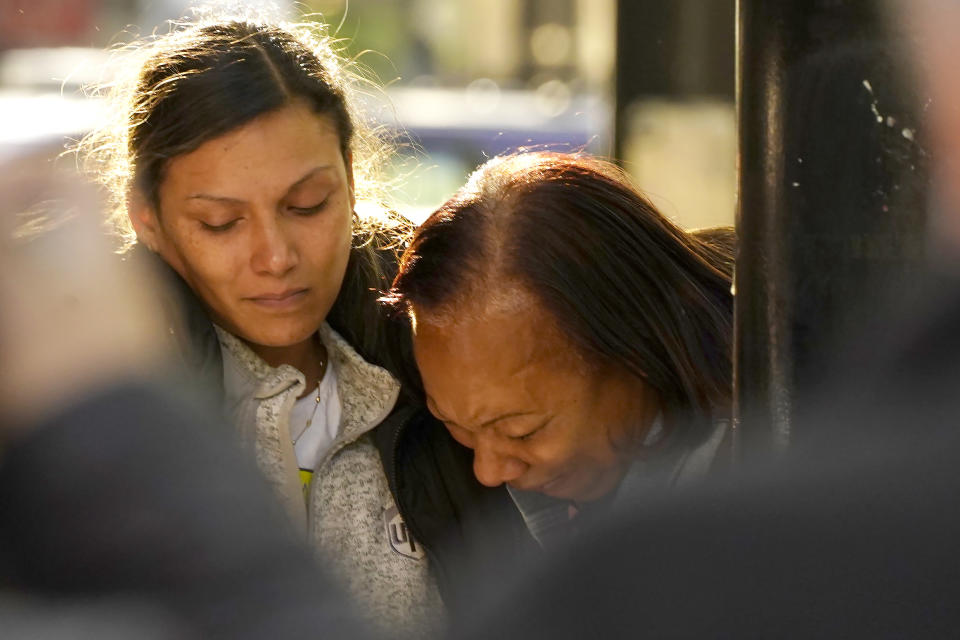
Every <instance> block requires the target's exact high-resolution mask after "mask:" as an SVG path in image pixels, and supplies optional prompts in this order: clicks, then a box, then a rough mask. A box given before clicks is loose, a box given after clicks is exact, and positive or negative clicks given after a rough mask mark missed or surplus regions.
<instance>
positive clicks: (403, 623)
mask: <svg viewBox="0 0 960 640" xmlns="http://www.w3.org/2000/svg"><path fill="white" fill-rule="evenodd" d="M217 334H218V337H219V339H220V344H221V350H222V352H223V358H224V389H225V393H226V409H227V412H228V416H229V417H230V418H231V419H232V420H233V421H234V423H235V424H236V427H237V429H238V431H239V434H240V438H241V440H242V441H243V442H244V443H245V444H246V445H247V446H251V447H252V448H253V450H254V452H255V454H256V459H257V464H258V466H259V467H260V469H261V471H262V472H263V473H264V475H265V476H266V477H267V479H268V480H269V481H270V483H271V484H272V485H273V487H274V489H275V490H276V492H277V494H278V495H279V496H280V499H281V500H282V502H283V504H284V506H285V508H286V509H287V512H288V513H289V515H290V517H291V519H292V520H293V521H294V523H295V524H296V525H298V526H299V527H300V528H301V529H302V530H304V531H305V532H306V533H307V535H308V537H309V539H310V540H311V541H312V542H313V543H314V546H315V547H316V549H317V550H318V551H319V552H320V553H321V555H322V556H323V558H324V560H325V561H326V562H327V563H328V564H329V565H331V567H332V568H333V570H334V571H335V572H336V573H337V574H338V575H339V577H340V579H341V581H342V582H343V584H344V585H345V586H346V588H347V589H348V591H349V592H350V593H351V595H352V596H353V597H354V598H355V599H356V600H357V601H358V603H359V604H360V606H361V608H362V609H363V610H365V611H367V612H369V614H370V619H371V620H372V621H374V622H375V623H377V624H378V625H380V626H381V627H382V628H383V629H385V630H389V631H390V633H391V635H418V636H422V635H427V634H432V633H435V632H437V631H439V629H440V627H441V626H442V619H443V604H442V601H441V599H440V594H439V591H438V589H437V585H436V583H435V580H434V579H433V577H432V575H431V573H430V571H429V567H428V565H427V558H426V557H425V555H424V553H423V552H422V549H420V548H419V546H418V545H416V544H415V543H414V544H407V545H404V544H403V542H404V539H405V537H406V536H407V535H408V534H407V533H406V529H405V527H404V526H403V523H402V520H399V519H398V516H397V515H396V505H395V503H394V500H393V497H392V495H391V493H390V488H389V485H388V483H387V478H386V475H385V474H384V471H383V465H382V464H381V462H380V456H379V453H378V451H377V449H376V447H374V445H373V443H372V441H371V438H370V431H371V430H372V429H373V428H374V427H376V426H377V425H378V424H380V422H382V421H383V420H384V419H385V418H386V417H387V415H388V414H389V413H390V411H391V410H392V409H393V406H394V404H395V403H396V400H397V395H398V394H399V391H400V385H399V383H398V382H397V381H396V380H395V379H394V378H393V377H392V376H391V375H390V374H389V373H388V372H387V371H386V370H384V369H382V368H380V367H377V366H375V365H372V364H370V363H368V362H366V361H364V360H363V359H362V358H361V357H360V356H359V355H358V354H357V353H356V351H354V349H353V348H352V347H351V346H350V345H349V344H347V342H346V341H345V340H344V339H343V338H342V337H340V335H338V334H337V333H336V332H335V331H333V330H332V329H331V328H330V327H329V326H327V325H324V326H323V327H322V328H321V331H320V336H321V339H322V340H323V343H324V345H326V347H327V352H328V353H329V357H330V362H329V365H328V366H331V367H334V370H335V371H336V375H337V381H338V385H337V391H338V395H339V397H340V402H341V405H342V409H343V413H342V417H341V423H340V433H339V435H338V436H337V438H336V440H335V441H334V443H333V445H332V447H331V448H330V451H329V452H328V453H327V455H326V456H325V457H324V458H323V459H322V460H321V461H320V462H319V464H318V465H317V467H316V469H315V470H314V474H313V483H312V486H311V487H310V496H309V500H308V502H307V503H306V504H305V503H304V500H303V492H302V489H301V485H300V480H299V477H298V470H297V463H296V457H295V455H294V450H293V443H292V442H291V441H290V438H289V425H288V422H289V418H290V411H291V409H292V407H293V404H294V402H295V401H296V398H297V396H299V395H300V394H301V393H302V392H303V389H304V385H305V380H304V376H303V374H302V373H301V372H300V371H298V370H297V369H295V368H293V367H290V366H287V365H282V366H280V367H277V368H272V367H270V366H269V365H268V364H267V363H266V362H264V361H263V360H262V359H261V358H259V357H258V356H257V355H256V354H254V353H253V352H252V351H251V350H250V349H249V347H247V346H246V345H245V344H243V342H241V341H240V340H239V339H237V338H236V337H235V336H233V335H231V334H230V333H228V332H226V331H224V330H222V329H220V328H218V331H217Z"/></svg>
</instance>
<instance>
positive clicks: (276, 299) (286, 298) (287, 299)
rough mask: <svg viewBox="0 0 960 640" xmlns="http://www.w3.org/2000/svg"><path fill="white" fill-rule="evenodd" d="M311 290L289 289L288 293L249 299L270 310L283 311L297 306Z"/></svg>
mask: <svg viewBox="0 0 960 640" xmlns="http://www.w3.org/2000/svg"><path fill="white" fill-rule="evenodd" d="M308 291H309V289H305V288H301V289H287V290H286V291H279V292H276V293H274V292H271V293H262V294H260V295H258V296H250V297H249V298H247V300H249V301H250V302H253V303H254V304H256V305H259V306H261V307H266V308H268V309H283V308H286V307H291V306H295V305H297V304H299V303H300V301H301V300H302V299H303V298H304V296H306V295H307V292H308Z"/></svg>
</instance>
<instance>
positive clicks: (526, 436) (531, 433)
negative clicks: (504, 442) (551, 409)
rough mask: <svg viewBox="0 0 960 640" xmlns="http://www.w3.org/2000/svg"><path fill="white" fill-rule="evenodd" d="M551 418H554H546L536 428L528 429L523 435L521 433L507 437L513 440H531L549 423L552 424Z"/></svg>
mask: <svg viewBox="0 0 960 640" xmlns="http://www.w3.org/2000/svg"><path fill="white" fill-rule="evenodd" d="M551 419H552V418H547V419H546V420H544V421H543V422H542V423H541V424H540V425H539V426H538V427H536V428H534V429H533V430H532V431H527V432H526V433H524V434H523V435H519V436H507V437H508V438H510V439H511V440H520V441H524V440H529V439H530V438H532V437H533V436H535V435H536V434H538V433H540V432H541V431H543V428H544V427H546V426H547V425H548V424H550V420H551Z"/></svg>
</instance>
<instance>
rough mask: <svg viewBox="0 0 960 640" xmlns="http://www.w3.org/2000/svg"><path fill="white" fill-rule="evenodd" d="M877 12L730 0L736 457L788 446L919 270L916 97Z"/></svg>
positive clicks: (921, 174)
mask: <svg viewBox="0 0 960 640" xmlns="http://www.w3.org/2000/svg"><path fill="white" fill-rule="evenodd" d="M882 5H883V3H880V2H876V1H875V0H777V1H776V2H770V1H769V0H739V2H738V7H737V21H738V36H737V41H738V51H737V110H738V127H739V145H740V149H739V167H740V172H739V178H738V181H739V184H738V187H739V205H738V212H737V229H738V235H739V255H738V259H737V273H736V298H737V302H736V311H735V333H736V338H735V341H736V345H735V357H734V359H735V365H734V367H735V374H734V377H735V385H736V388H735V398H736V403H737V407H736V408H737V414H738V422H737V424H738V428H737V440H738V445H739V446H740V448H741V450H747V451H751V450H752V451H756V450H761V451H769V450H771V449H774V450H776V449H781V448H783V447H785V446H786V445H787V444H788V443H789V442H790V441H791V440H793V439H795V438H796V437H797V435H798V434H795V433H793V430H794V419H795V417H796V415H797V413H798V411H802V410H803V406H802V405H803V402H804V391H805V390H807V389H809V388H811V387H814V386H815V385H816V383H817V382H818V380H820V379H823V378H824V377H827V376H828V375H829V368H830V364H831V362H832V357H833V355H834V354H835V352H836V351H837V350H838V349H840V348H842V344H843V342H842V339H843V338H844V337H849V336H855V334H856V328H857V326H858V323H861V322H863V321H865V320H866V319H867V318H868V317H869V316H870V315H871V314H872V313H874V312H875V311H876V309H877V307H878V301H879V300H881V299H885V298H886V296H884V295H883V291H884V290H885V289H888V288H892V287H893V285H894V284H895V283H896V282H897V281H898V280H900V281H902V280H903V279H905V278H906V277H909V274H910V273H911V272H912V270H913V269H914V267H916V266H918V265H919V264H920V263H921V262H922V254H923V251H922V249H923V243H924V209H925V201H924V198H925V194H926V185H927V179H926V170H925V162H924V160H925V157H926V155H925V153H924V151H923V149H922V148H921V147H920V145H919V144H918V141H919V139H920V132H919V131H918V129H919V124H918V117H917V110H916V104H917V102H918V97H917V95H916V93H915V92H914V91H913V89H912V88H911V87H910V86H909V85H907V84H906V83H905V82H903V78H904V75H903V73H902V69H901V68H900V66H899V64H900V63H899V61H900V60H902V59H905V56H903V55H901V54H900V51H899V39H898V36H897V34H895V33H893V32H892V31H891V30H890V29H889V28H888V25H886V24H885V22H884V20H883V16H882V15H880V13H879V10H880V7H882ZM800 435H802V434H800Z"/></svg>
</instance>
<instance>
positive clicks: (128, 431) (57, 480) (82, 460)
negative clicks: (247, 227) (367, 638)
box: [0, 386, 364, 638]
mask: <svg viewBox="0 0 960 640" xmlns="http://www.w3.org/2000/svg"><path fill="white" fill-rule="evenodd" d="M228 433H229V432H228V430H227V428H226V427H225V426H224V425H222V424H221V423H220V421H219V420H218V419H217V418H216V417H214V416H211V415H209V414H200V413H198V412H197V408H196V407H190V406H184V405H183V404H182V402H181V399H180V398H178V397H173V396H172V395H170V394H166V393H160V392H157V391H155V390H151V389H147V388H142V387H137V386H126V387H120V388H116V389H113V390H111V391H109V392H106V393H103V394H98V395H94V396H92V397H89V398H87V399H86V400H84V401H82V402H81V403H80V404H79V405H76V406H73V407H71V408H70V409H69V410H68V411H67V412H66V413H64V414H62V415H59V416H57V417H54V418H52V419H50V420H48V421H47V422H46V423H45V424H41V425H37V426H35V427H34V428H33V429H32V430H31V431H30V432H28V433H27V434H26V435H25V436H24V437H23V438H22V439H21V440H20V441H18V442H15V443H13V445H12V446H11V447H10V448H9V449H8V450H7V451H6V452H5V453H4V456H3V458H2V466H0V562H2V563H3V569H4V576H5V579H6V580H7V581H8V582H7V584H6V585H5V586H7V587H13V588H16V589H18V591H19V592H20V593H21V594H31V593H34V594H38V595H42V596H45V597H48V598H50V597H58V598H59V599H60V600H59V601H58V602H59V603H60V604H62V605H64V606H66V605H68V604H69V603H71V602H72V603H74V604H76V603H77V602H83V603H88V604H89V605H95V604H96V603H97V602H98V601H104V600H108V599H114V600H116V601H118V602H121V603H122V602H128V603H133V604H137V603H143V604H144V605H147V606H149V607H150V612H149V615H150V617H153V616H157V617H160V618H165V619H166V620H167V621H168V622H170V623H172V625H173V626H174V628H178V629H181V630H183V631H185V632H190V633H191V635H193V634H195V636H196V637H205V638H276V637H316V636H317V635H318V634H319V635H323V636H324V637H341V638H353V637H357V635H358V634H359V635H360V636H361V637H363V635H364V632H363V630H362V628H361V627H360V625H359V624H358V623H357V622H356V620H357V619H358V618H355V617H354V616H353V615H352V610H351V608H350V607H349V606H348V605H347V604H346V603H345V601H344V598H343V597H341V595H340V594H339V592H337V591H336V589H335V588H333V587H332V586H331V585H330V584H329V583H328V582H326V581H325V580H324V577H323V576H322V575H321V573H320V570H319V567H318V566H317V564H316V563H315V561H314V559H313V558H312V556H311V553H310V552H309V550H308V549H307V548H306V546H305V544H304V543H303V542H301V541H300V540H299V539H298V538H297V536H296V535H295V534H294V533H293V531H292V530H291V529H290V527H289V526H288V524H287V521H286V518H285V516H284V515H283V513H282V512H281V510H280V508H279V506H278V505H277V503H276V500H275V499H274V497H273V495H272V493H271V492H270V490H269V488H268V487H267V486H266V484H265V483H264V482H263V481H262V480H261V479H260V477H259V476H258V474H257V473H256V470H255V468H254V466H253V465H252V464H250V462H249V460H248V459H247V456H244V455H242V454H241V453H240V452H239V451H238V450H236V449H235V447H234V446H232V445H231V444H230V439H229V437H228V435H227V434H228ZM81 599H82V600H81ZM62 611H64V610H63V609H61V612H62Z"/></svg>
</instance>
